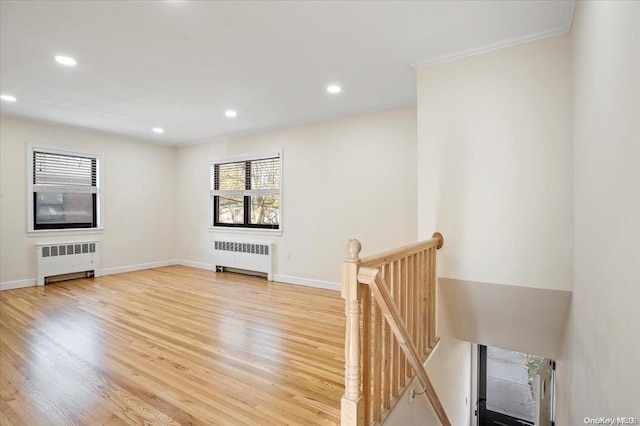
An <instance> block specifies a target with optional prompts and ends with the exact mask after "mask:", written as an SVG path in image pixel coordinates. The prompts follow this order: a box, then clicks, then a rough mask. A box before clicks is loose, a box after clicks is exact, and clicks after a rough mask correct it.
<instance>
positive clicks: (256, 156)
mask: <svg viewBox="0 0 640 426" xmlns="http://www.w3.org/2000/svg"><path fill="white" fill-rule="evenodd" d="M275 156H278V157H279V158H280V188H279V195H280V223H278V229H259V228H237V227H228V226H215V225H214V224H213V214H214V211H213V197H212V196H211V188H209V185H207V189H208V192H209V193H208V196H209V219H208V223H209V232H223V233H228V234H253V235H282V230H283V223H284V219H283V218H284V208H283V207H284V198H283V194H282V182H283V180H284V178H283V176H284V167H283V163H284V162H283V149H282V148H279V149H274V150H270V151H261V152H252V153H247V154H237V155H230V156H227V157H219V158H216V159H213V160H211V161H209V170H211V166H212V165H214V164H221V163H232V162H237V161H248V160H260V159H263V158H270V157H275ZM208 178H209V179H211V176H208Z"/></svg>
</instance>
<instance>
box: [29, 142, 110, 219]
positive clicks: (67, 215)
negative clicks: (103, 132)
mask: <svg viewBox="0 0 640 426" xmlns="http://www.w3.org/2000/svg"><path fill="white" fill-rule="evenodd" d="M32 154H33V185H32V188H33V229H34V230H41V229H69V228H97V227H98V158H97V157H92V156H85V155H84V154H78V155H76V154H66V153H65V154H62V153H57V152H51V151H47V150H44V149H40V148H34V149H33V151H32Z"/></svg>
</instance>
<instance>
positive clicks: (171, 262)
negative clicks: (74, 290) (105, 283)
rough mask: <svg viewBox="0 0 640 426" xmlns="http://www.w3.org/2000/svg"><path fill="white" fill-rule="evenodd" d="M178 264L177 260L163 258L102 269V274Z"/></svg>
mask: <svg viewBox="0 0 640 426" xmlns="http://www.w3.org/2000/svg"><path fill="white" fill-rule="evenodd" d="M176 264H178V261H177V260H163V261H160V262H151V263H140V264H138V265H129V266H118V267H117V268H107V269H102V270H101V271H100V275H97V276H104V275H113V274H122V273H125V272H134V271H142V270H144V269H153V268H161V267H163V266H172V265H176Z"/></svg>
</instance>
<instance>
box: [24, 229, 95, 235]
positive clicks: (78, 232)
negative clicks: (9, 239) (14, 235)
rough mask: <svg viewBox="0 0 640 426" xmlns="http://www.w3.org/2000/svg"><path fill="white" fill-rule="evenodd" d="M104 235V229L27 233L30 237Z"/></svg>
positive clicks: (40, 230)
mask: <svg viewBox="0 0 640 426" xmlns="http://www.w3.org/2000/svg"><path fill="white" fill-rule="evenodd" d="M103 233H104V228H91V229H88V228H86V229H83V228H76V229H38V230H33V229H31V230H29V231H28V232H27V234H28V235H29V236H30V237H46V236H49V235H51V236H53V235H96V234H103Z"/></svg>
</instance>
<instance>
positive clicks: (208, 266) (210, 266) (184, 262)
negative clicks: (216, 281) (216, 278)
mask: <svg viewBox="0 0 640 426" xmlns="http://www.w3.org/2000/svg"><path fill="white" fill-rule="evenodd" d="M175 264H176V265H180V266H188V267H190V268H198V269H205V270H207V271H213V264H211V263H201V262H192V261H191V260H184V259H178V260H176V263H175Z"/></svg>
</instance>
